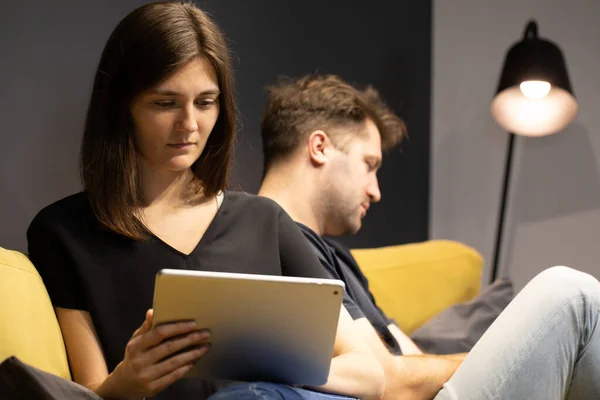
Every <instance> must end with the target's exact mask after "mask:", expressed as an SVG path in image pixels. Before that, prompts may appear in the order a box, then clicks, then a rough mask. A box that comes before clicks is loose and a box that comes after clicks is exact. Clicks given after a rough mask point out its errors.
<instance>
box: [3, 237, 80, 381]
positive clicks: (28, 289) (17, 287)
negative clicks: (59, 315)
mask: <svg viewBox="0 0 600 400" xmlns="http://www.w3.org/2000/svg"><path fill="white" fill-rule="evenodd" d="M0 304H2V308H1V309H0V362H1V361H2V360H4V359H6V358H8V357H10V356H17V357H18V358H19V359H21V360H22V361H23V362H25V363H27V364H30V365H32V366H34V367H36V368H39V369H41V370H43V371H47V372H49V373H52V374H54V375H58V376H60V377H63V378H66V379H71V374H70V372H69V364H68V362H67V356H66V352H65V347H64V342H63V339H62V334H61V331H60V327H59V325H58V321H57V320H56V315H55V313H54V309H53V308H52V304H51V302H50V298H49V297H48V293H47V292H46V288H45V287H44V284H43V282H42V279H41V277H40V275H39V274H38V273H37V271H36V269H35V267H34V266H33V264H32V263H31V262H30V261H29V259H28V258H27V257H26V256H25V255H24V254H22V253H19V252H17V251H11V250H7V249H3V248H1V247H0Z"/></svg>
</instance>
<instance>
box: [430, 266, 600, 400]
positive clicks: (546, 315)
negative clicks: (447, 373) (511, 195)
mask: <svg viewBox="0 0 600 400" xmlns="http://www.w3.org/2000/svg"><path fill="white" fill-rule="evenodd" d="M599 311H600V283H599V282H598V281H597V280H596V279H595V278H593V277H592V276H590V275H587V274H584V273H582V272H577V271H575V270H572V269H570V268H566V267H554V268H550V269H548V270H546V271H544V272H542V273H541V274H539V275H538V276H536V277H535V278H534V279H533V280H532V281H531V282H530V283H529V284H528V285H527V286H526V287H525V288H524V289H523V290H522V291H521V293H519V294H518V295H517V297H515V299H514V300H513V302H511V304H509V306H508V307H507V308H506V310H505V311H504V312H503V313H502V314H500V316H499V317H498V319H497V320H496V321H495V322H494V323H493V324H492V326H491V327H490V328H489V329H488V331H487V332H486V333H485V334H484V335H483V337H482V338H481V339H480V340H479V342H478V343H477V344H476V345H475V347H474V348H473V350H472V351H471V352H470V353H469V355H468V356H467V358H466V359H465V361H464V362H463V364H462V365H461V366H460V368H459V369H458V370H457V371H456V373H455V374H454V376H453V377H452V378H451V379H450V381H449V382H448V383H446V385H444V388H443V389H442V390H441V391H440V392H439V393H438V395H437V396H436V397H435V400H450V399H452V400H458V399H459V400H488V399H489V400H495V399H510V400H513V399H540V400H542V399H543V400H553V399H565V398H566V399H569V400H580V399H592V398H597V397H598V396H599V395H600V328H599V327H598V325H599V316H598V313H599Z"/></svg>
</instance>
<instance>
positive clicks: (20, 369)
mask: <svg viewBox="0 0 600 400" xmlns="http://www.w3.org/2000/svg"><path fill="white" fill-rule="evenodd" d="M5 399H6V400H9V399H10V400H21V399H23V400H32V399H35V400H65V399H69V400H102V398H101V397H100V396H98V395H96V393H94V392H92V391H91V390H89V389H87V388H85V387H83V386H81V385H78V384H77V383H75V382H72V381H69V380H67V379H64V378H61V377H59V376H56V375H52V374H50V373H48V372H44V371H41V370H39V369H37V368H34V367H32V366H31V365H28V364H25V363H24V362H22V361H21V360H19V359H18V358H16V357H9V358H7V359H6V360H4V361H3V362H2V364H0V400H5Z"/></svg>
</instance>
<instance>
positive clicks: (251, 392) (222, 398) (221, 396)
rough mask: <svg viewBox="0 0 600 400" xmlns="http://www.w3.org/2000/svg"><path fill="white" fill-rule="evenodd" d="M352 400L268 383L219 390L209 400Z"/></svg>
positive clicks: (238, 385) (246, 384) (245, 384)
mask: <svg viewBox="0 0 600 400" xmlns="http://www.w3.org/2000/svg"><path fill="white" fill-rule="evenodd" d="M228 399H232V400H257V399H258V400H284V399H285V400H352V399H351V398H349V397H344V396H338V395H335V394H329V393H321V392H314V391H312V390H306V389H300V388H295V387H291V386H287V385H281V384H276V383H268V382H252V383H240V384H237V385H233V386H230V387H227V388H225V389H222V390H219V391H218V392H217V393H215V394H213V395H212V396H210V397H209V399H208V400H228Z"/></svg>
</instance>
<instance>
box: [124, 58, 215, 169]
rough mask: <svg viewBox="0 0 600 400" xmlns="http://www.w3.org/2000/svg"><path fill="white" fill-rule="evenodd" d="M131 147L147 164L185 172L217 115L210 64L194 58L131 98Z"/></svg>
mask: <svg viewBox="0 0 600 400" xmlns="http://www.w3.org/2000/svg"><path fill="white" fill-rule="evenodd" d="M131 114H132V117H133V122H134V126H135V142H136V149H137V151H138V152H139V153H140V154H141V156H142V159H143V161H144V162H143V163H142V165H144V164H146V165H147V166H150V167H151V168H153V169H154V168H157V169H160V170H168V171H173V172H180V171H184V170H186V169H188V168H190V167H191V166H192V164H194V162H195V161H196V160H197V159H198V158H199V157H200V155H201V154H202V151H203V150H204V147H205V145H206V141H207V140H208V136H209V135H210V132H211V131H212V129H213V127H214V126H215V123H216V122H217V117H218V116H219V85H218V80H217V74H216V72H215V69H214V68H213V66H212V65H211V64H210V62H208V61H207V60H205V59H204V58H198V59H196V60H194V61H191V62H189V63H188V64H186V65H184V66H183V67H181V68H180V69H179V70H177V71H176V72H175V73H174V74H173V75H171V76H169V77H168V78H167V79H165V80H164V81H162V82H160V83H159V84H158V85H156V86H155V87H153V88H151V89H150V90H147V91H145V92H142V93H141V94H140V95H138V96H137V97H136V98H135V99H134V100H133V102H132V105H131Z"/></svg>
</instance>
